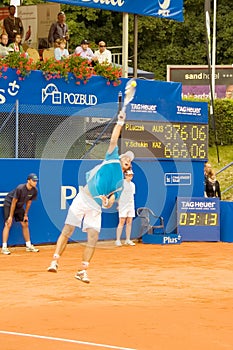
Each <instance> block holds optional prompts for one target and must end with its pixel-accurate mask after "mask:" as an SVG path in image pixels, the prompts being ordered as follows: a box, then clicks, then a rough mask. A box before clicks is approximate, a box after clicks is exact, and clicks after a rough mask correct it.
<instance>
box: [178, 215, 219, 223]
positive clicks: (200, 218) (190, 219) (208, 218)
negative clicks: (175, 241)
mask: <svg viewBox="0 0 233 350" xmlns="http://www.w3.org/2000/svg"><path fill="white" fill-rule="evenodd" d="M178 225H180V226H217V225H219V216H218V213H192V212H186V213H179V218H178Z"/></svg>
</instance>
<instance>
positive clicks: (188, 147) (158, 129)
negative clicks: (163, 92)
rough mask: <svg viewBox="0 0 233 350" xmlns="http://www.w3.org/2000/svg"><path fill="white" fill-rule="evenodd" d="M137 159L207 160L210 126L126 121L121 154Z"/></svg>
mask: <svg viewBox="0 0 233 350" xmlns="http://www.w3.org/2000/svg"><path fill="white" fill-rule="evenodd" d="M128 150H131V151H133V152H134V154H135V157H136V158H152V157H155V158H157V159H167V160H169V159H173V160H174V159H193V160H194V159H197V160H205V159H207V152H208V125H207V124H203V123H187V122H176V121H174V122H163V121H144V120H143V121H142V120H137V121H135V120H132V121H127V122H126V123H125V125H124V127H123V130H122V137H121V151H122V152H123V153H125V152H126V151H128Z"/></svg>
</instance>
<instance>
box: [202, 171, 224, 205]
mask: <svg viewBox="0 0 233 350" xmlns="http://www.w3.org/2000/svg"><path fill="white" fill-rule="evenodd" d="M205 194H206V197H213V198H215V197H218V198H220V199H221V191H220V185H219V182H218V180H217V179H216V176H215V173H214V171H213V170H212V169H210V170H209V173H208V175H207V179H206V185H205Z"/></svg>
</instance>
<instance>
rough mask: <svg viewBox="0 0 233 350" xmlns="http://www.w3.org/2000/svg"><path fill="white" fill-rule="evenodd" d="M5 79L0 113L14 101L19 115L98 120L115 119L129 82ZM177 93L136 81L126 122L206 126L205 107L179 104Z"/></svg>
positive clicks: (177, 87)
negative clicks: (17, 106)
mask: <svg viewBox="0 0 233 350" xmlns="http://www.w3.org/2000/svg"><path fill="white" fill-rule="evenodd" d="M6 77H7V79H1V86H0V112H9V111H10V110H11V109H12V104H14V103H15V101H16V99H17V100H18V101H19V107H20V113H28V111H29V110H30V113H35V114H46V115H63V116H64V115H75V116H82V117H85V116H93V117H101V118H111V117H112V116H113V115H115V113H116V112H117V109H118V104H117V100H118V94H119V92H121V93H122V94H123V96H124V90H125V85H126V83H127V82H128V80H129V79H126V78H122V79H121V81H122V82H121V84H120V85H119V86H113V85H110V86H109V85H107V84H106V79H104V78H103V77H92V78H91V79H90V81H89V82H88V83H87V84H80V85H77V84H76V83H75V80H74V79H72V76H71V78H70V79H69V81H68V82H66V81H65V80H64V79H54V80H52V81H51V80H50V81H47V80H46V79H45V78H44V76H43V74H42V73H41V72H40V71H33V72H31V74H30V76H29V77H27V78H26V79H25V80H19V79H18V76H17V74H16V72H15V70H14V69H9V70H8V71H7V72H6ZM29 91H30V93H28V92H29ZM181 91H182V85H181V83H174V82H162V81H154V80H153V81H151V80H149V81H147V80H140V79H137V89H136V94H135V96H134V99H133V100H132V101H131V103H130V104H129V105H128V107H127V118H128V119H132V120H138V119H139V120H140V119H145V120H153V121H154V120H160V121H168V120H169V121H180V122H182V121H186V122H188V123H207V122H208V105H207V103H203V102H202V103H201V102H190V101H182V100H181ZM168 96H169V98H168ZM29 106H30V107H29Z"/></svg>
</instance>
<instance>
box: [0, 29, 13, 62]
mask: <svg viewBox="0 0 233 350" xmlns="http://www.w3.org/2000/svg"><path fill="white" fill-rule="evenodd" d="M0 40H1V43H0V57H6V56H7V55H8V54H9V52H12V51H14V50H13V49H12V48H10V47H8V46H7V44H8V35H7V34H4V33H3V34H1V36H0Z"/></svg>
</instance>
